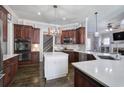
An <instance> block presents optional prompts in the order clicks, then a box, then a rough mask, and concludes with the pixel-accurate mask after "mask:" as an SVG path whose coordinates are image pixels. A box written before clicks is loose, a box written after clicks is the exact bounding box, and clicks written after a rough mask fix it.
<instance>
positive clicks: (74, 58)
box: [64, 51, 79, 63]
mask: <svg viewBox="0 0 124 93" xmlns="http://www.w3.org/2000/svg"><path fill="white" fill-rule="evenodd" d="M64 52H65V53H67V54H69V58H68V61H69V63H72V62H78V61H79V53H78V52H74V51H64Z"/></svg>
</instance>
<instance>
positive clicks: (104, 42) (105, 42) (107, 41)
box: [103, 37, 110, 45]
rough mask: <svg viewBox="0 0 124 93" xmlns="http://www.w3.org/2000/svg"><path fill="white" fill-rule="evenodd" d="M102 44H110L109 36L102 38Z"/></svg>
mask: <svg viewBox="0 0 124 93" xmlns="http://www.w3.org/2000/svg"><path fill="white" fill-rule="evenodd" d="M103 45H110V38H109V37H107V38H104V39H103Z"/></svg>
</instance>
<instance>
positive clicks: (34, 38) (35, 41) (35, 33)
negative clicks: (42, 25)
mask: <svg viewBox="0 0 124 93" xmlns="http://www.w3.org/2000/svg"><path fill="white" fill-rule="evenodd" d="M31 38H32V40H31V41H32V43H33V44H39V43H40V29H39V28H33V30H32V37H31Z"/></svg>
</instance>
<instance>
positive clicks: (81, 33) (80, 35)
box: [76, 27, 85, 44]
mask: <svg viewBox="0 0 124 93" xmlns="http://www.w3.org/2000/svg"><path fill="white" fill-rule="evenodd" d="M76 31H77V43H78V44H84V43H85V27H80V28H78V29H76Z"/></svg>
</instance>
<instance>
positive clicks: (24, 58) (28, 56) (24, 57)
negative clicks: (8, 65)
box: [19, 52, 31, 62]
mask: <svg viewBox="0 0 124 93" xmlns="http://www.w3.org/2000/svg"><path fill="white" fill-rule="evenodd" d="M30 60H31V53H30V52H22V53H20V54H19V61H20V62H25V61H30Z"/></svg>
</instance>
